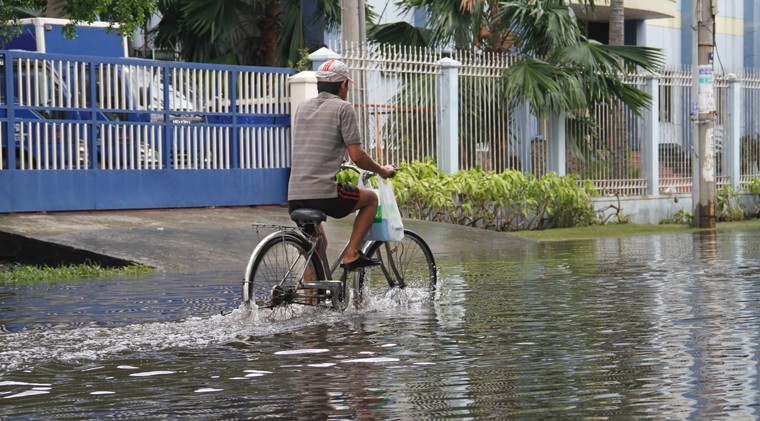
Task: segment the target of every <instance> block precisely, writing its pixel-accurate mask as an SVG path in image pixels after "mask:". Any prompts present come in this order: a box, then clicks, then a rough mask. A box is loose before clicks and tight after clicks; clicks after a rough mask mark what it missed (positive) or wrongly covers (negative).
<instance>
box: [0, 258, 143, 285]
mask: <svg viewBox="0 0 760 421" xmlns="http://www.w3.org/2000/svg"><path fill="white" fill-rule="evenodd" d="M152 272H153V268H151V267H148V266H144V265H138V264H132V265H129V266H125V267H120V268H111V267H102V266H100V265H98V264H93V263H88V264H81V265H66V266H56V267H51V266H46V265H45V266H25V265H21V266H13V267H11V269H10V270H6V271H0V284H2V285H11V284H31V283H41V282H53V281H70V280H81V279H97V278H111V277H116V276H130V277H136V276H144V275H147V274H150V273H152Z"/></svg>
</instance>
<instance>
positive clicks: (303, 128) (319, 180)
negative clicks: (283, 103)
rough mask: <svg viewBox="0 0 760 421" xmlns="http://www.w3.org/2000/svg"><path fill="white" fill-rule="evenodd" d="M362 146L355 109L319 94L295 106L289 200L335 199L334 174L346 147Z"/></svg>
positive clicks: (322, 93) (334, 98) (321, 93)
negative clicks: (352, 145)
mask: <svg viewBox="0 0 760 421" xmlns="http://www.w3.org/2000/svg"><path fill="white" fill-rule="evenodd" d="M356 143H361V135H360V134H359V124H358V122H357V119H356V112H355V111H354V107H353V106H352V105H351V104H350V103H349V102H347V101H344V100H342V99H340V97H338V96H337V95H333V94H330V93H327V92H320V93H319V95H318V96H317V97H316V98H311V99H308V100H306V101H304V102H303V103H301V105H300V106H299V107H298V110H297V111H296V115H295V118H294V120H293V152H292V164H291V170H290V183H289V184H288V200H304V199H328V198H332V197H338V191H337V188H336V184H337V182H336V181H335V175H336V174H337V173H338V171H339V170H340V164H341V163H342V162H343V160H344V158H345V156H346V147H347V146H348V145H351V144H356Z"/></svg>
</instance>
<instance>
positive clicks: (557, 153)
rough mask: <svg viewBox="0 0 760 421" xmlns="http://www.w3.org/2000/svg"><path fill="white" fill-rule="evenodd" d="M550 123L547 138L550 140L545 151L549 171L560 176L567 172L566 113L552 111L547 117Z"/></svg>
mask: <svg viewBox="0 0 760 421" xmlns="http://www.w3.org/2000/svg"><path fill="white" fill-rule="evenodd" d="M549 118H550V119H551V120H550V122H549V123H550V124H551V136H549V140H550V141H551V142H552V145H551V147H550V148H548V151H547V152H546V153H547V154H548V155H549V156H548V157H547V158H548V159H549V171H554V172H555V173H557V175H558V176H560V177H562V176H564V175H566V173H567V152H566V151H567V129H566V126H567V124H566V122H567V114H566V113H564V112H563V113H559V114H554V113H552V114H551V115H550V117H549Z"/></svg>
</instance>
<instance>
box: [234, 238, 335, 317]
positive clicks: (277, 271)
mask: <svg viewBox="0 0 760 421" xmlns="http://www.w3.org/2000/svg"><path fill="white" fill-rule="evenodd" d="M310 248H311V245H310V243H309V242H308V241H306V239H304V238H302V237H300V236H298V235H296V234H293V233H282V232H278V233H274V234H271V235H269V236H268V237H267V238H265V239H264V240H263V241H262V242H261V243H259V245H258V246H257V247H256V249H255V250H254V251H253V253H252V254H251V258H250V260H249V261H248V267H247V268H246V276H245V282H244V283H243V301H245V302H250V303H255V304H256V305H257V306H258V307H268V308H272V307H276V306H278V305H281V304H288V303H291V302H294V299H295V293H296V290H297V288H298V287H299V286H300V285H301V282H302V281H303V280H304V278H306V280H307V281H310V280H318V279H326V277H325V271H324V268H323V267H322V263H321V261H320V260H319V258H318V257H317V253H309V250H310Z"/></svg>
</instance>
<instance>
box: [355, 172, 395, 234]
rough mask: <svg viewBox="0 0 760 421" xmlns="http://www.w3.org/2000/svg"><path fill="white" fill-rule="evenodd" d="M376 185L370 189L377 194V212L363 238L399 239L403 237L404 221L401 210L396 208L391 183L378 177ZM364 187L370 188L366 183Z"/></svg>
mask: <svg viewBox="0 0 760 421" xmlns="http://www.w3.org/2000/svg"><path fill="white" fill-rule="evenodd" d="M377 186H378V188H377V189H372V190H373V191H374V192H375V193H376V194H377V213H375V220H374V221H373V222H372V227H371V228H370V230H369V232H367V235H366V236H364V239H365V240H367V241H401V240H403V239H404V222H403V221H402V220H401V212H400V211H399V210H398V205H397V204H396V196H395V195H394V194H393V185H391V182H390V181H388V180H384V179H382V178H378V181H377ZM364 187H366V188H371V187H368V186H366V185H365V186H364Z"/></svg>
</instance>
